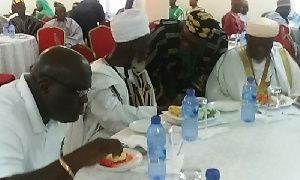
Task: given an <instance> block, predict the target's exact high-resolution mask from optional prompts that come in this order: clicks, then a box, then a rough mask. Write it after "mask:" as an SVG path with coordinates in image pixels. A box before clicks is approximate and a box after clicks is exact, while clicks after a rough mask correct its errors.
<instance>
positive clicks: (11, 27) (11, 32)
mask: <svg viewBox="0 0 300 180" xmlns="http://www.w3.org/2000/svg"><path fill="white" fill-rule="evenodd" d="M8 36H9V37H10V38H12V39H14V38H15V36H16V29H15V26H14V25H13V24H11V25H9V28H8Z"/></svg>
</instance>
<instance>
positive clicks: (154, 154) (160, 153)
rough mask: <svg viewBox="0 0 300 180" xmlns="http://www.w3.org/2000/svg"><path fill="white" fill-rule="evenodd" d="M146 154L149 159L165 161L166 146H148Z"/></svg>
mask: <svg viewBox="0 0 300 180" xmlns="http://www.w3.org/2000/svg"><path fill="white" fill-rule="evenodd" d="M148 156H149V157H150V158H151V159H157V160H158V161H160V162H162V161H165V160H166V157H167V151H166V148H163V149H161V148H149V150H148Z"/></svg>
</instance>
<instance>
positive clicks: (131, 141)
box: [118, 135, 147, 151]
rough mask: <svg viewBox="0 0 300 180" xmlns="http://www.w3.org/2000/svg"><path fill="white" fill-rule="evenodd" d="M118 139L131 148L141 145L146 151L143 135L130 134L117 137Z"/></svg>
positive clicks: (145, 139)
mask: <svg viewBox="0 0 300 180" xmlns="http://www.w3.org/2000/svg"><path fill="white" fill-rule="evenodd" d="M118 139H119V141H121V142H122V143H123V144H125V145H127V146H128V147H129V148H131V149H134V148H136V147H141V148H143V149H144V150H146V151H147V138H146V137H145V136H142V135H131V136H129V137H119V138H118Z"/></svg>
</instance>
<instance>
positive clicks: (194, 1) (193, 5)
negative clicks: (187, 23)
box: [185, 0, 205, 19]
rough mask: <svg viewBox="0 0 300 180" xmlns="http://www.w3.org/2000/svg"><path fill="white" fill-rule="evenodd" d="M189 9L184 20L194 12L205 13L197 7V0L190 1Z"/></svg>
mask: <svg viewBox="0 0 300 180" xmlns="http://www.w3.org/2000/svg"><path fill="white" fill-rule="evenodd" d="M190 7H191V8H190V9H188V10H186V12H185V19H187V17H188V15H189V14H190V13H191V12H192V11H194V10H201V11H205V10H204V9H203V8H201V7H199V6H198V0H190Z"/></svg>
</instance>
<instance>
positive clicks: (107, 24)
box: [100, 21, 110, 27]
mask: <svg viewBox="0 0 300 180" xmlns="http://www.w3.org/2000/svg"><path fill="white" fill-rule="evenodd" d="M100 25H103V26H107V27H110V21H104V22H102V23H101V24H100Z"/></svg>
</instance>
